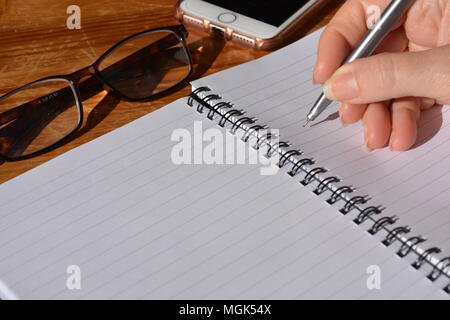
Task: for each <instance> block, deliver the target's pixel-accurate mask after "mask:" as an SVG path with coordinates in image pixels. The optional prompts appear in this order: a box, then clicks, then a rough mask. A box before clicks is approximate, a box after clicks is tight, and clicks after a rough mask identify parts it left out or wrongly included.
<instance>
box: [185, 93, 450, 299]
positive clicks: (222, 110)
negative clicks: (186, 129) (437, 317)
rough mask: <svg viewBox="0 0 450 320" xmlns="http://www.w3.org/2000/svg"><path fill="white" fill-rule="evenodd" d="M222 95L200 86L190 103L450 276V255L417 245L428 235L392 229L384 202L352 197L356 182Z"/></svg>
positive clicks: (433, 276) (387, 241) (388, 240)
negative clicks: (434, 259) (344, 181)
mask: <svg viewBox="0 0 450 320" xmlns="http://www.w3.org/2000/svg"><path fill="white" fill-rule="evenodd" d="M220 99H221V97H220V96H219V95H217V94H211V89H210V88H208V87H199V88H197V89H195V90H194V91H193V92H192V93H191V94H190V95H189V97H188V100H187V103H188V105H189V106H190V107H193V106H194V101H195V102H197V103H198V105H197V111H198V112H199V113H203V112H204V110H205V109H208V110H209V112H208V115H207V117H208V119H210V120H214V119H215V117H216V116H217V118H220V119H219V121H218V124H219V125H220V126H221V127H225V125H226V124H227V123H229V124H230V132H231V133H232V134H236V133H237V131H238V129H241V130H242V131H243V135H242V137H241V140H242V141H244V142H248V141H249V140H250V137H255V138H256V144H255V145H254V146H253V147H254V148H255V149H260V148H261V147H262V146H263V145H264V146H267V152H266V157H269V158H270V157H272V156H273V155H274V154H275V153H276V152H277V151H278V153H279V155H280V159H279V160H278V166H279V167H280V168H284V167H285V166H287V165H288V164H290V165H292V167H291V168H290V170H289V171H288V172H287V173H288V174H289V175H290V176H292V177H295V176H297V175H298V174H299V173H300V172H302V173H304V174H305V176H304V178H303V180H301V181H300V183H301V184H302V185H304V186H307V185H309V184H311V183H312V182H313V181H316V182H317V187H316V189H314V190H313V192H314V193H315V194H317V195H321V194H323V193H325V192H326V191H330V192H331V195H330V197H329V198H328V199H327V200H326V202H327V203H328V204H330V205H333V204H335V203H337V202H338V201H340V200H342V201H344V202H345V204H343V206H342V207H341V208H340V209H339V212H340V213H342V214H343V215H347V214H348V213H350V212H351V211H353V210H356V211H358V215H357V216H356V218H355V219H354V220H353V221H354V222H355V223H356V224H358V225H359V224H362V223H364V222H365V221H368V220H371V221H372V223H373V224H372V226H371V228H370V229H368V230H367V232H368V233H370V234H371V235H375V234H377V233H378V232H380V231H381V230H384V231H385V232H387V234H386V236H385V237H384V239H383V240H382V241H381V242H382V243H383V244H384V245H385V246H386V247H388V246H390V245H392V244H393V243H394V242H396V241H398V242H400V245H399V249H398V251H397V255H398V256H399V257H405V256H407V255H408V254H410V253H411V252H414V253H415V254H416V255H417V256H418V257H417V259H416V260H415V261H414V262H413V263H412V266H413V267H414V268H415V269H420V268H421V267H422V266H423V265H424V264H425V263H429V264H430V265H431V266H432V271H431V272H430V273H429V274H428V275H427V278H428V279H430V280H431V281H436V280H437V279H438V278H440V277H441V276H442V275H443V274H445V275H446V276H447V278H448V279H450V275H449V274H448V271H450V257H446V258H443V259H441V260H440V261H439V262H438V263H431V262H430V260H431V259H430V257H431V256H434V255H435V254H438V253H440V252H441V249H440V248H437V247H432V248H428V249H427V250H425V251H423V252H422V251H420V252H421V253H419V251H417V250H416V246H418V245H419V244H421V243H424V242H425V241H426V238H424V237H422V236H420V235H419V236H413V237H410V238H408V239H407V240H406V239H405V238H404V237H403V236H404V235H406V234H408V233H410V232H411V228H410V227H409V226H398V227H395V228H393V229H390V226H392V225H394V224H395V223H397V222H398V219H397V217H395V216H384V217H380V218H378V219H375V216H377V215H380V214H381V213H382V211H383V210H384V209H385V208H384V207H382V206H368V207H365V208H364V207H362V205H365V204H366V203H367V202H368V201H369V200H371V198H370V197H369V196H368V195H365V196H359V195H358V196H354V197H351V198H350V196H349V195H350V194H351V193H353V192H354V191H355V190H356V188H354V187H352V186H347V185H344V186H339V187H337V186H336V184H337V183H339V182H340V181H341V179H340V178H338V177H336V176H330V177H323V176H321V174H324V173H326V172H328V170H327V169H326V168H324V167H315V168H313V167H312V166H313V165H314V164H315V161H314V160H313V159H311V158H303V159H300V157H301V156H302V155H303V152H302V151H300V150H295V149H291V150H288V148H289V147H290V144H289V143H288V142H286V141H279V142H271V141H270V140H271V139H272V138H273V137H274V136H273V135H272V134H271V133H267V132H263V133H261V132H262V131H264V130H267V129H268V127H267V126H266V125H261V124H257V123H256V122H257V120H256V119H255V118H252V117H246V116H244V114H245V112H244V111H243V110H239V109H235V108H234V106H233V104H232V103H231V102H224V101H220V102H217V103H215V104H214V105H213V104H212V103H211V102H212V101H214V100H220ZM443 290H444V291H445V292H447V293H449V294H450V282H449V284H448V285H447V286H446V287H445V288H443Z"/></svg>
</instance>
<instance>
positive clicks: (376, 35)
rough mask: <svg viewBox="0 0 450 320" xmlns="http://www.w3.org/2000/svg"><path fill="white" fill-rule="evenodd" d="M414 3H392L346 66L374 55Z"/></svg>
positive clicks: (410, 0) (401, 0)
mask: <svg viewBox="0 0 450 320" xmlns="http://www.w3.org/2000/svg"><path fill="white" fill-rule="evenodd" d="M414 1H415V0H393V1H391V3H390V4H389V5H388V6H387V8H386V9H385V10H384V12H383V13H382V15H381V16H380V18H379V19H378V21H377V22H376V23H375V24H374V25H373V26H372V28H371V29H370V30H369V31H368V32H367V33H366V35H365V36H364V38H363V39H362V40H361V42H360V43H359V44H358V46H357V47H356V48H355V49H354V50H353V52H352V53H351V54H350V56H348V58H347V59H346V60H345V62H344V64H346V63H349V62H352V61H355V60H357V59H360V58H364V57H368V56H370V55H372V53H373V52H374V51H375V50H376V49H377V48H378V46H379V45H380V43H381V42H382V41H383V39H384V38H385V37H386V35H387V34H388V33H389V32H390V31H391V30H392V28H393V27H394V26H395V24H396V23H397V22H398V21H399V20H400V18H401V17H402V16H403V15H404V14H405V13H406V11H408V9H409V7H410V6H411V5H412V4H413V3H414Z"/></svg>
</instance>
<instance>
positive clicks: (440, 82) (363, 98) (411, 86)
mask: <svg viewBox="0 0 450 320" xmlns="http://www.w3.org/2000/svg"><path fill="white" fill-rule="evenodd" d="M448 88H450V45H447V46H444V47H439V48H435V49H431V50H427V51H422V52H401V53H382V54H378V55H375V56H372V57H368V58H364V59H360V60H357V61H354V62H352V63H348V64H346V65H344V66H343V67H341V68H339V69H338V70H337V71H336V73H335V74H334V75H333V76H332V77H331V79H330V80H328V81H327V82H326V83H325V85H324V93H325V95H326V96H327V97H328V98H329V99H331V100H337V101H340V102H345V103H351V104H362V103H372V102H375V101H384V100H390V99H393V98H401V97H408V96H414V97H427V98H433V99H436V101H437V103H439V104H446V103H450V90H448Z"/></svg>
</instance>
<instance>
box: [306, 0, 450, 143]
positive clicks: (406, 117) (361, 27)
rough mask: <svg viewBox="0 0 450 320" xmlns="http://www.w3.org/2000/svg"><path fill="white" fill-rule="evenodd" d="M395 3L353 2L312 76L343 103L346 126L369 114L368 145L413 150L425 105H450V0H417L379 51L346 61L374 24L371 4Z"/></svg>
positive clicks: (338, 18) (328, 37)
mask: <svg viewBox="0 0 450 320" xmlns="http://www.w3.org/2000/svg"><path fill="white" fill-rule="evenodd" d="M389 2H390V1H389V0H348V1H346V3H345V4H344V5H343V6H342V8H341V9H340V10H339V11H338V13H337V14H336V15H335V17H334V18H333V19H332V20H331V22H330V23H329V25H328V26H327V28H326V29H325V31H324V32H323V34H322V36H321V39H320V43H319V49H318V57H317V63H316V66H315V69H314V76H313V79H314V82H316V83H322V84H324V93H325V95H326V96H327V97H328V98H329V99H331V100H336V101H339V102H340V105H339V115H340V118H341V121H342V123H343V124H344V125H346V124H350V123H355V122H357V121H359V120H362V122H363V126H364V139H365V143H366V147H367V149H368V151H371V150H373V149H377V148H383V147H384V146H386V144H387V143H388V142H389V147H390V148H391V150H398V151H400V150H407V149H409V148H410V147H411V146H412V145H413V144H414V143H415V141H416V137H417V121H418V120H419V118H420V113H421V110H424V109H428V108H431V107H432V106H434V105H436V104H450V0H416V1H415V3H414V4H413V5H412V6H411V8H410V9H409V11H408V12H407V14H406V16H405V17H404V18H403V19H402V21H400V22H399V23H397V25H396V26H395V27H394V29H393V30H392V31H391V33H390V34H389V35H388V36H387V37H386V38H385V39H384V41H383V42H382V44H381V45H380V46H379V48H378V49H377V51H376V52H375V54H374V55H373V56H371V57H368V58H363V59H360V60H357V61H354V62H352V63H348V64H346V65H344V66H342V67H341V68H339V66H340V65H341V64H342V62H343V61H344V60H345V58H346V57H347V56H348V55H349V54H350V52H351V51H352V50H353V48H354V47H355V46H356V45H357V44H358V43H359V41H360V40H361V39H362V37H363V36H364V34H365V33H366V32H367V30H368V27H367V23H366V21H367V20H368V19H369V18H371V15H372V14H373V12H371V11H370V10H368V8H369V7H370V6H373V5H375V6H378V7H379V8H380V9H381V12H382V11H383V10H384V9H385V8H386V7H387V5H388V4H389ZM338 68H339V69H338ZM336 70H337V71H336Z"/></svg>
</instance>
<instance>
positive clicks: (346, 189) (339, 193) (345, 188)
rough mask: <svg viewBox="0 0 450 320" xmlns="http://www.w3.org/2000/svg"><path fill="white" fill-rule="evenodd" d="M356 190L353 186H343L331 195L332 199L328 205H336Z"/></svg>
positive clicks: (328, 201)
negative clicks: (347, 194) (344, 196)
mask: <svg viewBox="0 0 450 320" xmlns="http://www.w3.org/2000/svg"><path fill="white" fill-rule="evenodd" d="M353 191H355V189H354V188H353V187H352V186H342V187H339V188H337V189H336V190H334V191H333V193H332V194H331V197H330V198H329V199H328V200H327V203H328V204H335V203H336V202H338V201H339V199H340V198H342V197H343V195H344V194H345V193H352V192H353Z"/></svg>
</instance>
